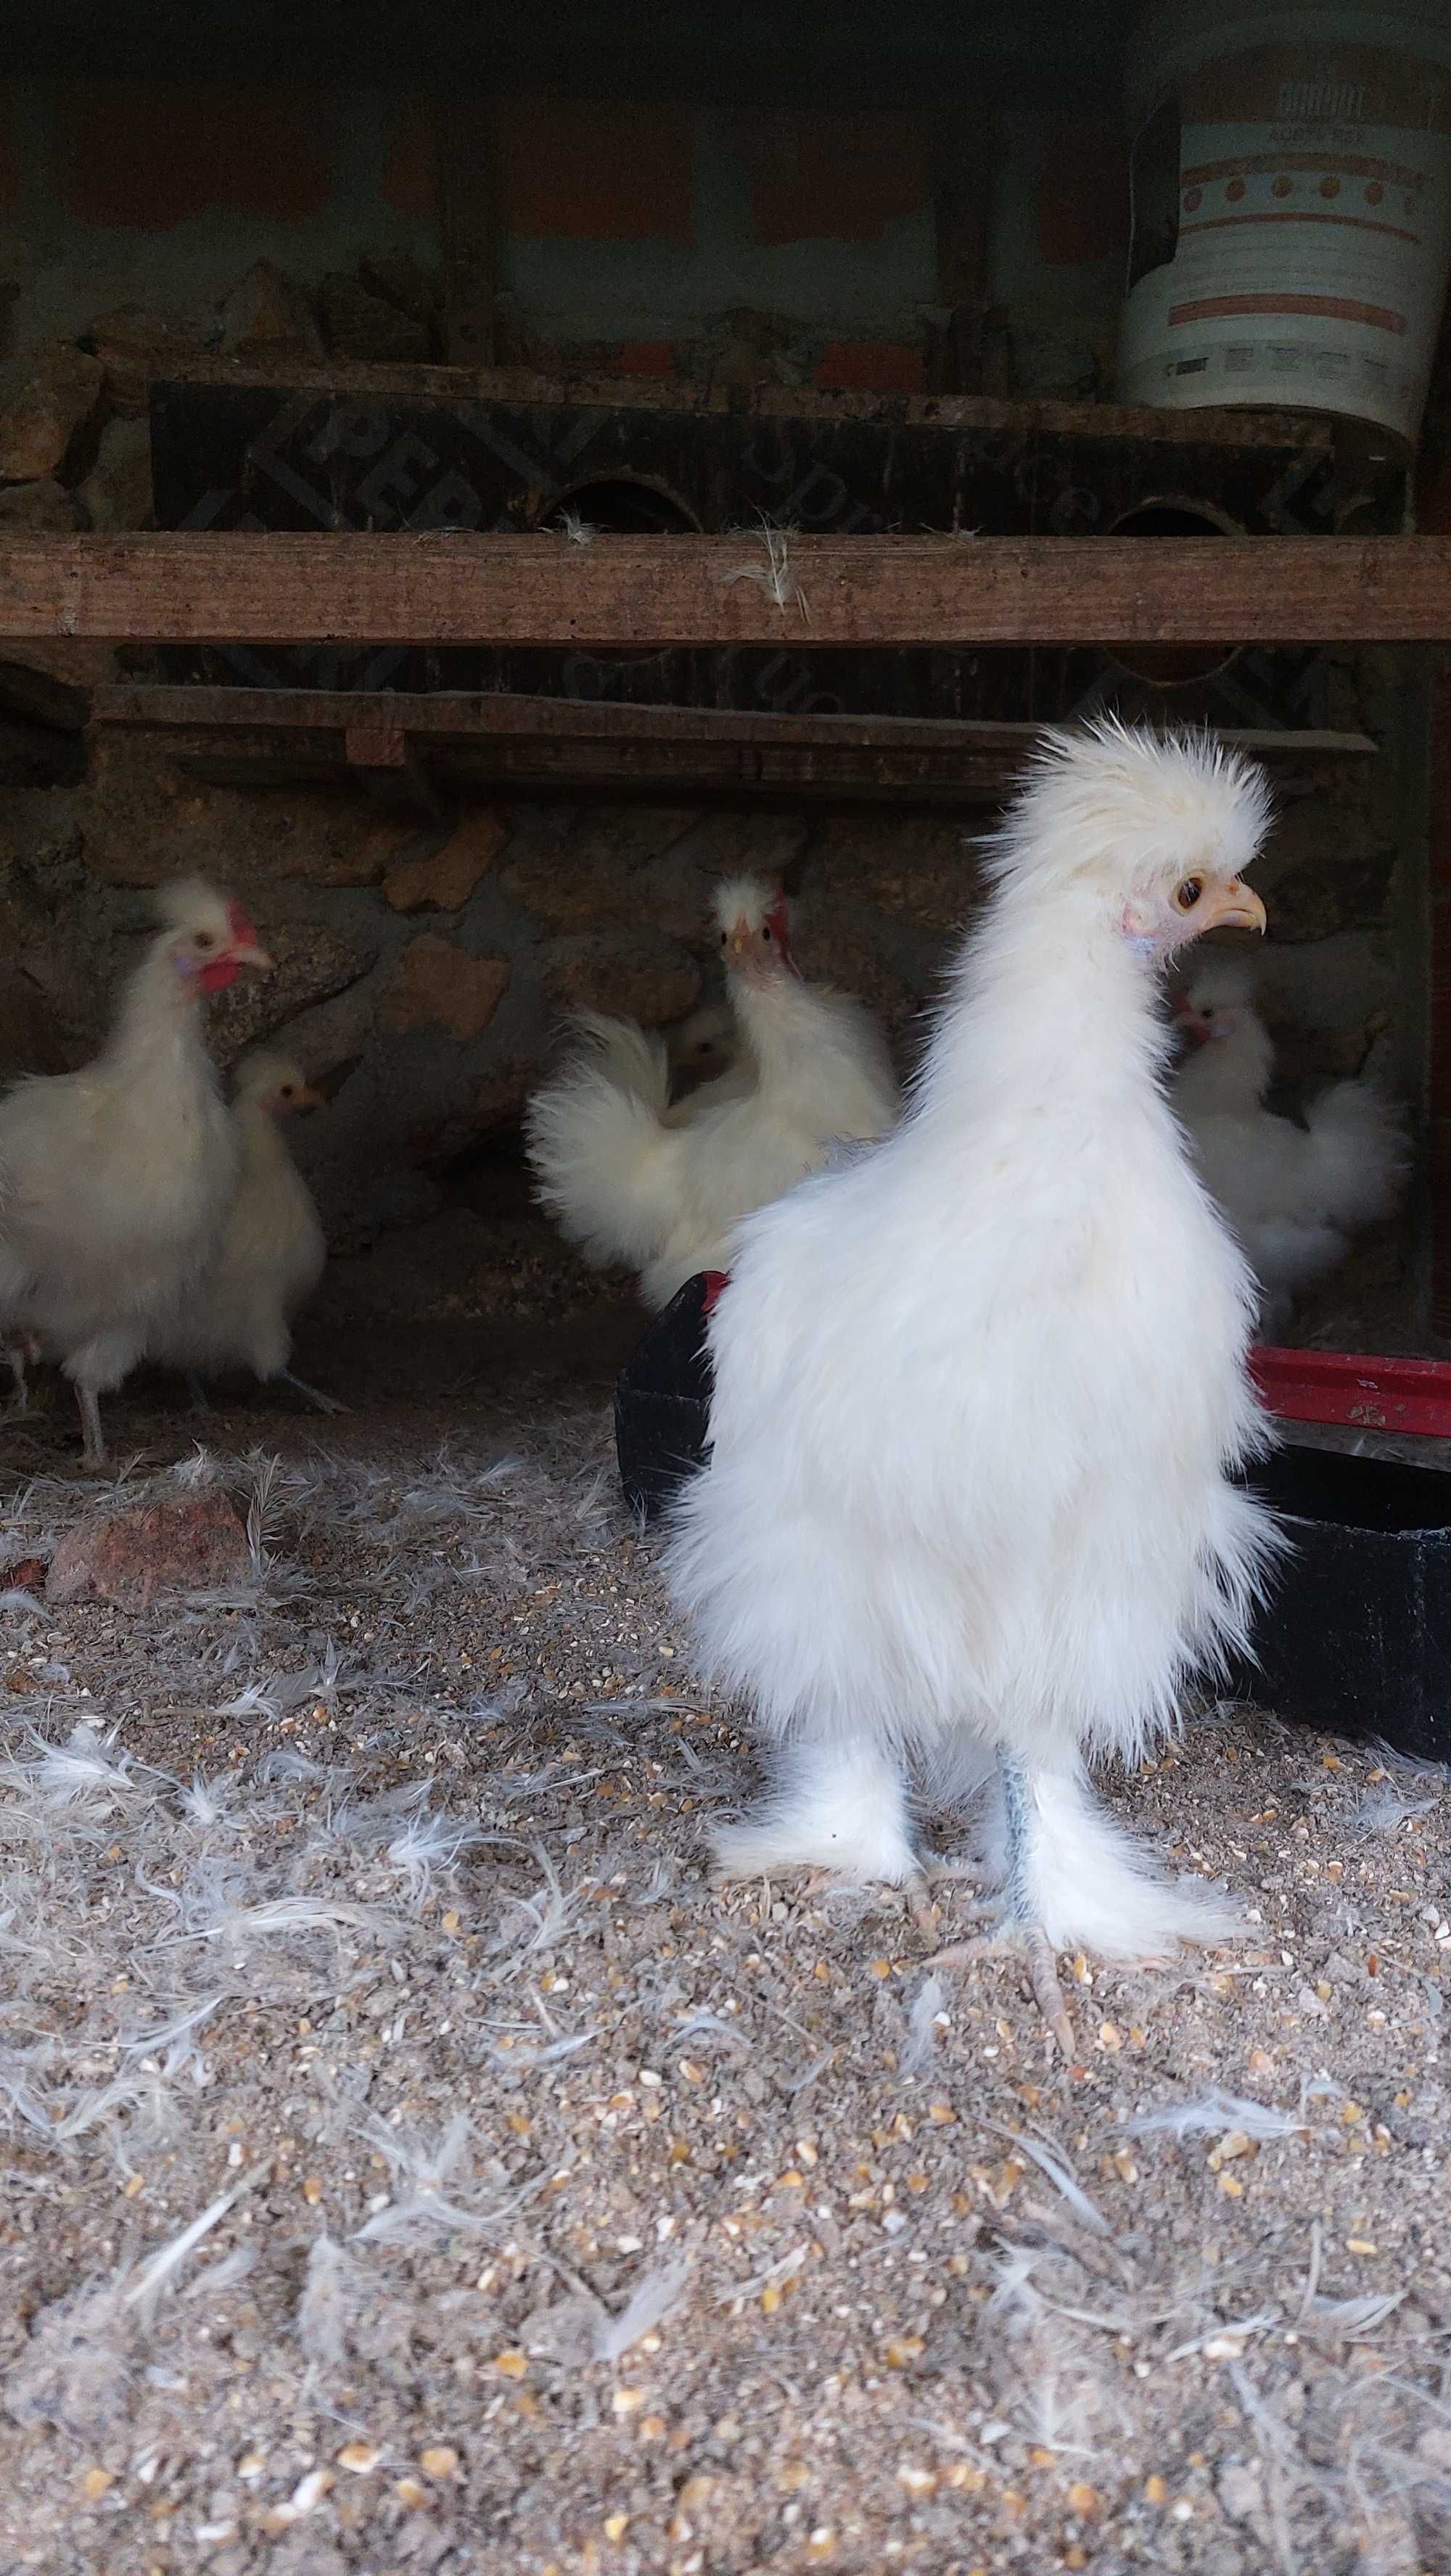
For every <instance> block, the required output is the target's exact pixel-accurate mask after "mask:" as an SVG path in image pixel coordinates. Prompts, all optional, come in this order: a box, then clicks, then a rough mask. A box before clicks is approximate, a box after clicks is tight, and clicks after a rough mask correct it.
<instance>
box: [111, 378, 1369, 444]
mask: <svg viewBox="0 0 1451 2576" xmlns="http://www.w3.org/2000/svg"><path fill="white" fill-rule="evenodd" d="M157 381H158V383H165V384H181V385H207V386H214V387H232V388H235V389H236V390H238V391H246V390H248V389H251V388H256V389H258V390H261V391H263V392H275V393H276V394H277V395H279V397H281V396H286V395H289V394H308V393H312V394H317V395H318V396H319V397H323V396H329V395H331V396H336V397H337V398H338V399H339V400H340V401H351V400H354V399H363V400H371V401H380V400H388V401H391V402H394V403H419V402H427V403H445V404H453V403H468V404H477V403H496V404H501V405H508V406H513V405H543V406H545V407H548V408H570V409H574V408H578V407H581V406H584V407H591V406H594V405H599V406H601V407H602V408H604V409H606V410H610V411H653V412H674V413H679V414H681V415H684V416H686V417H692V416H693V417H697V418H700V419H703V420H709V419H716V418H722V417H725V416H733V417H735V416H739V417H742V418H744V419H748V420H801V421H816V422H823V423H830V422H833V421H870V420H881V421H891V422H893V423H896V424H898V425H900V426H902V427H906V428H918V427H920V428H930V429H946V430H953V429H957V430H987V431H992V432H994V433H997V434H1008V435H1012V436H1014V437H1024V436H1033V435H1038V436H1042V437H1046V438H1110V439H1122V440H1125V441H1130V442H1133V443H1135V444H1138V445H1149V446H1153V447H1163V448H1169V449H1174V448H1180V447H1223V448H1239V449H1270V448H1300V449H1302V450H1305V451H1307V452H1309V453H1312V454H1314V453H1321V452H1323V453H1324V454H1326V455H1329V454H1330V453H1332V451H1333V449H1334V445H1335V423H1334V421H1333V420H1331V419H1330V418H1329V417H1328V416H1327V415H1326V414H1324V413H1318V414H1317V413H1314V412H1293V411H1234V410H1228V409H1225V410H1221V409H1217V408H1209V407H1206V408H1205V409H1203V410H1195V411H1157V410H1151V409H1149V408H1148V407H1146V406H1143V405H1137V406H1130V405H1127V404H1122V403H1097V402H1051V401H1042V402H1025V401H1018V400H1014V401H1006V400H999V399H997V398H995V397H993V396H991V395H983V394H882V393H865V392H864V393H847V392H829V391H826V390H824V389H822V388H820V387H818V386H815V385H753V386H741V385H728V386H721V387H720V388H719V389H718V390H717V391H714V392H711V391H707V390H706V389H705V388H703V387H702V386H700V385H697V384H692V383H689V382H687V381H686V380H684V379H681V380H680V381H679V382H672V380H671V379H670V378H668V377H665V378H661V377H656V376H651V377H639V376H607V375H578V376H571V375H555V376H548V375H541V374H538V373H537V372H536V371H535V370H533V369H531V368H528V367H428V366H417V365H410V366H382V365H367V364H363V363H359V362H354V363H351V364H348V363H345V362H344V361H342V360H333V359H326V360H321V361H319V362H317V363H316V364H314V365H307V364H296V365H293V364H289V365H287V366H284V367H256V366H247V365H244V364H242V363H241V362H240V361H239V360H237V359H234V358H213V359H202V358H188V359H187V361H186V363H185V365H184V366H180V367H178V368H176V370H175V371H174V372H172V373H169V374H164V375H159V376H158V379H157Z"/></svg>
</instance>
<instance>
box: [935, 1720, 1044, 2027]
mask: <svg viewBox="0 0 1451 2576" xmlns="http://www.w3.org/2000/svg"><path fill="white" fill-rule="evenodd" d="M1002 1773H1003V1824H1004V1831H1005V1841H1006V1861H1007V1874H1006V1884H1005V1891H1004V1895H1005V1904H1004V1913H1003V1919H1002V1921H1001V1923H1000V1924H999V1926H998V1929H997V1930H996V1932H985V1933H982V1934H981V1935H979V1937H978V1938H977V1939H976V1940H973V1941H961V1942H957V1943H955V1944H954V1946H953V1947H952V1948H951V1949H950V1950H939V1951H938V1953H937V1956H936V1957H935V1958H934V1959H930V1960H929V1961H928V1963H927V1964H928V1966H929V1967H934V1968H960V1967H967V1966H970V1965H971V1964H973V1963H974V1962H975V1961H977V1960H979V1959H1005V1958H1020V1959H1021V1960H1022V1963H1023V1965H1024V1966H1025V1967H1026V1969H1027V1971H1028V1982H1029V1984H1030V1985H1031V1987H1032V1990H1033V2001H1034V2002H1035V2003H1036V2005H1037V2007H1038V2010H1039V2012H1040V2013H1041V2014H1042V2016H1043V2019H1044V2021H1045V2022H1046V2023H1047V2025H1048V2028H1049V2030H1050V2031H1051V2032H1052V2034H1053V2037H1054V2038H1055V2039H1056V2041H1057V2042H1058V2046H1059V2048H1060V2049H1061V2050H1062V2052H1063V2057H1064V2060H1065V2062H1066V2063H1067V2064H1069V2065H1071V2064H1072V2063H1073V2059H1074V2055H1075V2049H1074V2040H1073V2024H1072V2022H1071V2020H1070V2019H1069V2015H1068V2006H1067V2004H1066V2003H1065V2001H1064V1999H1063V1989H1062V1987H1061V1985H1060V1984H1059V1982H1058V1961H1057V1958H1056V1957H1055V1955H1054V1951H1053V1945H1052V1943H1051V1941H1050V1940H1049V1938H1048V1935H1047V1933H1046V1932H1045V1931H1044V1929H1043V1926H1042V1924H1041V1923H1037V1922H1035V1921H1034V1920H1033V1907H1032V1904H1031V1901H1030V1898H1029V1893H1028V1837H1029V1833H1030V1831H1031V1823H1032V1817H1031V1793H1030V1791H1029V1787H1028V1782H1027V1780H1026V1778H1025V1776H1024V1774H1023V1772H1022V1771H1021V1770H1020V1769H1019V1767H1018V1765H1017V1763H1016V1762H1013V1761H1010V1760H1009V1759H1008V1757H1007V1756H1006V1755H1004V1757H1003V1764H1002Z"/></svg>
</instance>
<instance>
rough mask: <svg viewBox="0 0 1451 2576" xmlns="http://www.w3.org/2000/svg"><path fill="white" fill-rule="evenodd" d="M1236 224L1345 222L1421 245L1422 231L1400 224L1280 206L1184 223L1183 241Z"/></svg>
mask: <svg viewBox="0 0 1451 2576" xmlns="http://www.w3.org/2000/svg"><path fill="white" fill-rule="evenodd" d="M1235 224H1343V225H1345V226H1347V227H1348V229H1349V230H1350V231H1351V232H1356V233H1386V234H1388V235H1389V237H1390V239H1391V240H1392V241H1403V242H1409V243H1410V244H1411V247H1412V249H1413V250H1419V248H1420V246H1421V236H1420V234H1419V233H1408V232H1403V231H1402V229H1401V226H1400V225H1399V224H1378V223H1376V222H1375V220H1374V218H1373V217H1372V216H1370V215H1322V214H1320V213H1318V212H1317V213H1314V214H1312V213H1311V211H1310V209H1309V207H1308V206H1307V207H1306V208H1305V210H1304V212H1303V213H1300V214H1296V213H1295V212H1294V211H1293V209H1292V210H1291V211H1290V212H1289V213H1285V212H1283V211H1282V210H1281V208H1280V207H1278V206H1267V207H1266V208H1265V210H1264V213H1263V214H1251V215H1206V216H1205V217H1204V219H1203V221H1202V222H1201V223H1197V224H1181V225H1180V226H1179V239H1180V240H1181V241H1183V240H1184V238H1185V236H1186V234H1189V233H1227V232H1228V231H1229V230H1230V229H1231V227H1232V226H1233V225H1235Z"/></svg>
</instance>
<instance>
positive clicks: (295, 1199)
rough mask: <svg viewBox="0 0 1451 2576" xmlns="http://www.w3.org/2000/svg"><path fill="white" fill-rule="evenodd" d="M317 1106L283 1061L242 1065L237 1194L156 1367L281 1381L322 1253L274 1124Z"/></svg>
mask: <svg viewBox="0 0 1451 2576" xmlns="http://www.w3.org/2000/svg"><path fill="white" fill-rule="evenodd" d="M318 1101H319V1095H318V1094H316V1093H314V1092H312V1091H310V1090H309V1089H308V1086H307V1084H306V1083H305V1082H304V1080H303V1077H302V1074H301V1072H300V1071H299V1069H298V1067H297V1066H296V1065H294V1064H292V1063H290V1062H288V1061H287V1059H286V1058H284V1057H281V1056H275V1055H269V1054H258V1055H254V1056H251V1057H249V1058H248V1060H247V1062H246V1063H245V1064H244V1065H243V1066H242V1068H241V1070H240V1072H239V1073H238V1076H237V1082H236V1095H235V1099H234V1103H233V1107H232V1115H231V1124H232V1130H233V1134H234V1137H235V1139H236V1146H237V1155H238V1180H237V1188H236V1191H235V1194H234V1196H233V1199H232V1203H231V1206H230V1208H229V1210H228V1212H227V1217H226V1221H225V1223H224V1225H223V1227H222V1230H221V1234H220V1236H219V1238H218V1241H217V1244H216V1248H215V1250H214V1252H213V1254H212V1257H211V1259H210V1261H209V1262H208V1263H207V1266H206V1268H205V1270H204V1271H203V1273H202V1275H201V1277H200V1278H199V1280H198V1281H197V1283H196V1286H195V1289H194V1290H193V1292H192V1294H191V1295H190V1296H189V1297H188V1299H187V1301H186V1304H185V1307H184V1308H183V1309H182V1310H181V1311H179V1312H178V1313H177V1314H175V1315H174V1316H172V1317H171V1318H170V1319H169V1320H168V1323H167V1325H166V1327H165V1328H164V1329H163V1330H162V1331H161V1332H160V1333H158V1334H157V1335H156V1336H154V1337H153V1340H152V1343H151V1345H150V1355H151V1357H152V1358H153V1359H159V1360H164V1361H168V1362H170V1363H171V1365H172V1366H174V1367H176V1368H184V1369H188V1370H191V1371H193V1372H195V1373H196V1374H197V1375H198V1376H202V1377H205V1376H209V1375H212V1374H214V1373H216V1372H218V1371H221V1370H224V1369H229V1368H249V1369H251V1370H252V1372H253V1374H254V1376H256V1377H258V1378H261V1379H263V1380H264V1381H265V1380H267V1379H268V1378H275V1377H281V1376H285V1375H286V1374H287V1363H288V1360H289V1358H290V1356H291V1351H292V1317H293V1316H294V1314H295V1313H296V1312H297V1310H298V1308H299V1307H300V1306H302V1305H304V1304H305V1303H306V1301H307V1299H308V1298H309V1297H310V1296H311V1295H312V1293H313V1291H314V1289H315V1288H316V1286H317V1284H318V1281H319V1280H320V1279H321V1277H322V1274H323V1267H324V1263H325V1261H326V1258H327V1246H326V1242H325V1239H324V1236H323V1230H322V1225H321V1222H320V1220H319V1217H318V1213H317V1208H316V1205H315V1203H314V1200H313V1196H312V1192H311V1190H310V1189H309V1188H308V1186H307V1183H306V1182H305V1181H304V1179H303V1177H302V1174H301V1173H300V1172H299V1170H298V1168H297V1165H296V1164H295V1163H294V1161H293V1159H292V1156H291V1154H290V1153H289V1152H288V1150H287V1146H286V1144H285V1142H284V1141H283V1138H282V1135H281V1133H280V1132H279V1128H278V1120H279V1118H281V1117H283V1116H286V1115H288V1114H290V1113H291V1112H292V1111H294V1110H298V1109H308V1108H315V1107H316V1106H318ZM309 1392H311V1390H309Z"/></svg>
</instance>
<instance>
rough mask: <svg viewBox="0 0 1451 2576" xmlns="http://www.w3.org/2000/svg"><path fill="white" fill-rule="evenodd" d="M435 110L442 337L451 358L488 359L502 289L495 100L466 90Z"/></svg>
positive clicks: (486, 362)
mask: <svg viewBox="0 0 1451 2576" xmlns="http://www.w3.org/2000/svg"><path fill="white" fill-rule="evenodd" d="M435 118H436V122H435V142H436V150H437V154H438V195H439V213H440V218H441V229H442V234H443V320H444V345H445V349H446V352H447V356H448V359H449V362H450V364H451V365H453V366H458V367H488V366H491V365H492V363H493V358H494V324H495V316H496V303H497V297H498V291H499V203H498V183H497V166H498V165H497V152H496V148H495V121H494V107H493V101H492V99H489V98H482V97H479V96H477V95H472V96H470V95H467V94H465V95H464V96H461V97H458V98H451V99H444V100H442V101H440V103H439V105H438V107H437V109H436V111H435Z"/></svg>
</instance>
